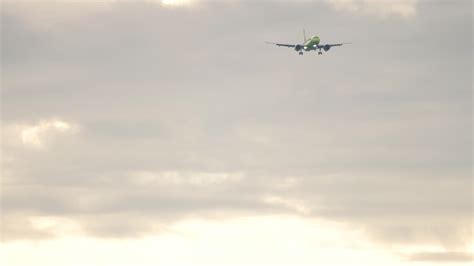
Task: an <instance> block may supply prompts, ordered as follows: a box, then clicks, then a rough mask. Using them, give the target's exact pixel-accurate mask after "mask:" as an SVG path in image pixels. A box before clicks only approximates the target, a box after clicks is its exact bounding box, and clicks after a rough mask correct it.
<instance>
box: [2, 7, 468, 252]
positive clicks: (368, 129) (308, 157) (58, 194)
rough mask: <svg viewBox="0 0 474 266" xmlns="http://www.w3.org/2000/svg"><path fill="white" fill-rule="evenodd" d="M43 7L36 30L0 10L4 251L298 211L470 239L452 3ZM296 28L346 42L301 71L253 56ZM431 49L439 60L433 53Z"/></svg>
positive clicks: (443, 241)
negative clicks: (381, 16)
mask: <svg viewBox="0 0 474 266" xmlns="http://www.w3.org/2000/svg"><path fill="white" fill-rule="evenodd" d="M355 4H356V5H361V6H362V5H363V4H362V3H361V4H359V3H355ZM370 4H372V3H370ZM43 5H44V6H43V7H44V8H45V9H46V11H47V12H38V13H41V14H42V15H43V16H46V18H51V20H50V21H49V20H48V19H39V20H41V21H46V22H48V21H49V22H54V23H49V22H48V26H47V27H38V26H37V24H35V23H34V19H26V18H30V15H31V13H29V11H28V10H25V9H23V8H18V6H16V5H15V4H12V3H8V4H6V5H5V8H4V10H5V11H2V12H4V13H2V14H6V15H5V16H2V33H4V34H3V36H4V38H3V39H2V54H3V55H5V56H4V58H2V71H4V73H5V75H4V78H3V80H2V88H3V87H4V88H6V89H5V90H4V93H3V95H2V96H3V98H2V108H3V109H2V111H3V116H2V131H5V132H7V133H8V134H5V135H3V134H2V142H3V143H2V174H3V176H2V182H3V183H2V211H3V214H4V215H3V216H2V226H3V228H2V234H3V235H4V237H5V238H7V239H8V240H12V239H34V238H40V237H52V236H54V226H55V225H58V226H59V227H61V226H62V224H64V226H63V227H64V228H65V230H66V229H68V228H70V227H69V225H68V224H69V222H70V221H73V222H74V223H75V224H77V226H78V227H79V228H80V230H81V232H82V233H83V234H89V235H91V236H96V237H107V238H114V237H137V238H138V237H143V236H146V235H147V234H154V233H161V232H162V231H161V230H163V228H166V227H168V226H170V225H173V224H176V223H179V222H180V221H184V220H187V219H190V217H191V218H192V217H201V218H202V217H204V218H209V217H211V218H212V217H219V218H228V217H245V216H248V215H255V214H265V215H267V214H268V215H279V214H292V215H295V214H299V215H301V216H304V217H308V218H321V219H328V220H332V221H340V222H344V223H347V224H348V225H349V226H351V228H353V229H354V230H363V232H364V233H365V235H366V236H369V237H370V239H371V241H373V242H374V243H375V244H376V245H377V248H378V247H382V248H384V247H386V245H390V247H391V248H392V249H393V250H396V251H398V249H403V248H404V247H406V246H407V245H410V244H413V243H414V244H415V245H423V244H430V245H434V246H436V247H442V248H444V249H445V250H447V251H448V252H449V251H464V250H465V249H466V246H468V245H469V243H470V242H472V240H471V239H469V238H468V237H467V236H469V235H470V234H468V233H466V232H469V228H470V223H471V221H472V220H471V210H472V204H471V201H470V197H471V196H472V191H471V182H472V181H471V170H472V160H471V159H472V156H471V150H470V147H472V134H471V129H470V128H471V127H470V126H471V124H472V115H471V105H472V103H471V97H470V96H471V94H472V92H471V73H470V69H472V68H471V65H472V62H471V60H470V58H471V57H470V55H471V54H472V45H471V39H470V36H471V32H470V24H471V13H469V12H470V11H469V9H468V8H465V6H463V5H462V4H453V5H438V4H434V3H433V4H428V5H420V6H417V8H422V10H421V11H422V12H417V15H416V16H413V17H412V18H413V19H410V20H407V21H406V23H399V21H396V20H391V19H388V20H386V21H385V23H383V24H382V23H379V20H378V19H377V18H374V17H373V16H353V15H352V14H350V12H346V11H343V12H339V10H336V9H334V8H333V7H332V6H330V5H328V4H327V3H324V2H315V3H313V2H306V3H298V4H293V3H289V2H279V3H269V2H260V3H258V4H255V5H254V4H250V3H249V2H246V3H245V2H244V3H239V4H235V5H232V6H227V5H208V6H206V8H202V9H196V10H194V9H189V10H188V9H183V10H182V11H183V12H181V11H177V10H170V9H167V8H162V7H161V6H160V5H159V4H150V3H131V2H121V1H120V2H114V3H111V4H110V6H108V7H107V8H105V9H103V10H102V11H101V12H100V13H95V12H88V11H87V10H90V9H88V7H84V9H82V8H81V7H82V6H81V5H80V4H76V5H72V6H71V5H67V4H62V3H58V4H55V5H49V4H47V3H43ZM364 5H365V4H364ZM367 5H369V4H367ZM374 5H376V4H374ZM302 6H304V7H305V8H302ZM361 8H362V9H365V8H367V9H370V8H369V7H361ZM378 8H382V7H376V8H375V9H378ZM30 11H31V10H30ZM83 12H84V13H83ZM357 12H358V11H357ZM364 12H365V11H364ZM377 12H379V11H377ZM380 12H382V11H380ZM387 12H388V11H387ZM390 12H392V11H390ZM69 13H72V14H75V15H72V16H70V17H69V16H68V18H62V17H56V15H54V14H69ZM85 14H87V16H85ZM390 14H394V15H395V13H390ZM397 14H398V13H397ZM31 16H32V15H31ZM70 18H74V19H70ZM315 18H317V21H316V20H315ZM91 25H93V26H91ZM170 25H173V27H170ZM302 25H310V26H311V27H312V31H315V32H316V33H317V34H320V33H321V36H322V39H323V40H324V42H326V41H327V42H331V41H339V40H342V39H344V41H346V40H351V41H353V42H354V43H358V44H360V45H358V46H355V47H354V46H350V47H347V48H346V47H344V48H341V49H338V50H334V51H333V50H331V51H330V52H329V53H327V54H325V55H324V56H321V57H318V58H317V60H315V59H316V58H314V57H312V56H313V54H308V56H306V55H305V57H295V56H294V54H293V53H294V51H292V50H291V49H290V50H288V49H278V48H277V47H268V46H265V44H264V42H263V41H264V40H267V39H268V40H274V39H275V40H276V39H281V40H285V41H292V40H299V30H296V29H299V28H301V27H302ZM348 25H350V27H349V26H348ZM307 30H308V29H307ZM446 39H456V40H457V44H456V53H440V51H444V50H445V48H446V47H445V40H446ZM446 69H450V70H451V71H446ZM342 77H343V78H342ZM48 117H58V118H57V119H45V118H48ZM24 121H33V122H28V123H25V122H24ZM79 132H80V134H77V133H79ZM74 134H76V135H75V136H74V137H71V136H72V135H74ZM25 147H31V148H33V149H30V148H28V149H25ZM35 147H36V148H35ZM39 147H44V148H46V149H44V148H43V149H42V148H39ZM38 148H39V149H38ZM37 151H41V152H37ZM43 151H47V152H43ZM3 154H5V155H6V156H5V158H4V156H3ZM5 176H7V178H5ZM24 195H28V197H24ZM4 217H5V218H4ZM45 217H46V218H45ZM131 217H133V222H130V220H131ZM38 219H39V220H38ZM45 219H46V220H45ZM63 219H64V220H63ZM4 221H5V223H3V222H4ZM19 225H21V226H19ZM68 230H69V229H68ZM66 231H67V230H66ZM375 244H374V245H375Z"/></svg>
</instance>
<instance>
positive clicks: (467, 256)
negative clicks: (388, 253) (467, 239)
mask: <svg viewBox="0 0 474 266" xmlns="http://www.w3.org/2000/svg"><path fill="white" fill-rule="evenodd" d="M407 258H408V259H409V260H412V261H425V262H431V263H446V262H472V259H473V255H472V253H468V252H420V253H414V254H410V255H408V256H407Z"/></svg>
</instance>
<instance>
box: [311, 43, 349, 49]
mask: <svg viewBox="0 0 474 266" xmlns="http://www.w3.org/2000/svg"><path fill="white" fill-rule="evenodd" d="M344 44H351V43H350V42H343V43H333V44H330V43H328V44H320V45H318V47H315V48H320V47H321V48H324V47H329V48H331V47H334V46H342V45H344Z"/></svg>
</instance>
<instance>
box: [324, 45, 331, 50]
mask: <svg viewBox="0 0 474 266" xmlns="http://www.w3.org/2000/svg"><path fill="white" fill-rule="evenodd" d="M323 49H324V51H326V52H327V51H329V49H331V46H329V45H327V44H326V45H324V47H323Z"/></svg>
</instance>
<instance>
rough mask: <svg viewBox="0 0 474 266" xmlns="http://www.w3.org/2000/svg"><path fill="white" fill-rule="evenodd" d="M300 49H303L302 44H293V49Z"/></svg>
mask: <svg viewBox="0 0 474 266" xmlns="http://www.w3.org/2000/svg"><path fill="white" fill-rule="evenodd" d="M301 49H303V45H299V44H297V45H296V46H295V51H297V52H298V51H299V50H301Z"/></svg>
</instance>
